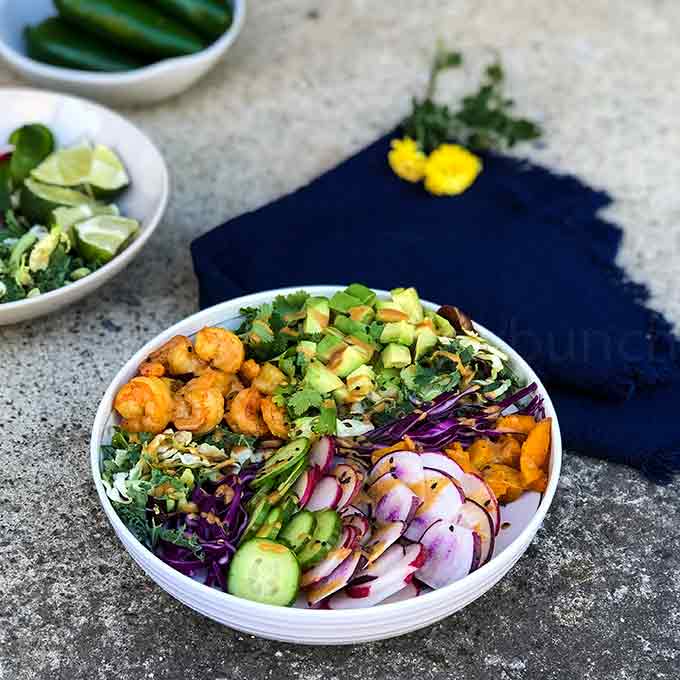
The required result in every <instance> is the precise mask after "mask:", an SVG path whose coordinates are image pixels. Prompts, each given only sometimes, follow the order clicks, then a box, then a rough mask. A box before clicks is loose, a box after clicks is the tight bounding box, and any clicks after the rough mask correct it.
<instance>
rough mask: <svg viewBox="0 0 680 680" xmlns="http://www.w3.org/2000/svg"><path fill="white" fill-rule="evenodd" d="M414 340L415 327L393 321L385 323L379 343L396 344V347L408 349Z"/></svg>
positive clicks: (403, 322)
mask: <svg viewBox="0 0 680 680" xmlns="http://www.w3.org/2000/svg"><path fill="white" fill-rule="evenodd" d="M415 339H416V327H415V326H414V325H413V324H410V323H409V322H408V321H393V322H392V323H386V324H385V328H383V332H382V333H381V334H380V342H382V343H383V344H385V345H387V344H388V343H390V342H396V343H397V344H398V345H406V346H407V347H410V346H411V345H412V344H413V341H414V340H415Z"/></svg>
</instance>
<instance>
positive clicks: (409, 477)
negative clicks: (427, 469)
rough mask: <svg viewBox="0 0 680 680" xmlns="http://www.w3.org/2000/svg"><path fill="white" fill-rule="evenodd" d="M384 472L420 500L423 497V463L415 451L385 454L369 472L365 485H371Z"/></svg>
mask: <svg viewBox="0 0 680 680" xmlns="http://www.w3.org/2000/svg"><path fill="white" fill-rule="evenodd" d="M386 472H391V473H392V474H393V475H394V476H395V477H396V478H397V479H399V480H400V481H402V482H404V484H406V486H408V487H409V489H411V491H413V492H414V493H415V494H417V495H418V496H420V497H421V498H424V497H425V475H424V472H423V462H422V460H421V459H420V455H419V454H417V453H416V452H415V451H393V452H391V453H386V454H385V455H384V456H383V457H382V458H380V459H379V460H378V462H377V463H376V464H375V465H374V466H373V467H372V468H371V470H370V471H369V473H368V477H367V479H366V481H367V483H368V484H372V483H373V482H375V481H376V480H377V479H378V478H379V477H382V475H384V474H385V473H386Z"/></svg>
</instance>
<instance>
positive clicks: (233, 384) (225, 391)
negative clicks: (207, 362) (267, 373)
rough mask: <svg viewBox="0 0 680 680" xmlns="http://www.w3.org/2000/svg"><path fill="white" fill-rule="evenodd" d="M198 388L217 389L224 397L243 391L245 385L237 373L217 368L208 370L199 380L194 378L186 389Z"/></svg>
mask: <svg viewBox="0 0 680 680" xmlns="http://www.w3.org/2000/svg"><path fill="white" fill-rule="evenodd" d="M197 387H202V388H205V387H216V388H217V389H218V390H219V391H220V393H221V394H222V396H223V397H226V396H227V395H229V394H231V393H232V392H235V391H238V390H242V389H243V385H242V384H241V381H240V380H239V379H238V377H237V376H236V374H235V373H225V372H224V371H218V370H217V369H215V368H209V369H207V370H206V371H205V373H201V375H199V376H198V377H197V378H192V379H191V380H190V381H189V382H188V383H187V384H186V389H193V388H197Z"/></svg>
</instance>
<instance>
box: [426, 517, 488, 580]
mask: <svg viewBox="0 0 680 680" xmlns="http://www.w3.org/2000/svg"><path fill="white" fill-rule="evenodd" d="M420 542H421V544H422V546H423V548H424V550H425V563H424V565H423V566H422V567H421V568H420V569H419V570H418V578H419V579H420V580H421V581H422V582H423V583H425V584H427V585H428V586H430V587H431V588H443V587H444V586H448V585H449V584H450V583H453V582H454V581H458V580H459V579H461V578H463V577H464V576H467V575H468V574H469V573H470V572H471V571H474V570H475V569H476V568H477V566H478V565H479V556H480V553H481V541H480V539H479V536H477V534H475V532H474V531H472V529H467V528H466V527H461V526H457V525H455V524H452V523H449V522H445V521H443V520H440V521H439V522H435V523H434V524H433V525H432V526H431V527H430V528H429V529H428V530H427V531H426V532H425V533H424V534H423V536H422V538H421V539H420Z"/></svg>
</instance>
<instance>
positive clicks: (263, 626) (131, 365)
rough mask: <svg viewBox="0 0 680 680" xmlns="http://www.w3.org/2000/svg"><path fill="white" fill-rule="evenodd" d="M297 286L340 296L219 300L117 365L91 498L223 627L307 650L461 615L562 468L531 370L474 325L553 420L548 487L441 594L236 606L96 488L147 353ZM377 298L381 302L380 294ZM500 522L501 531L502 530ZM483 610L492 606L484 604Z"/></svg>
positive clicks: (497, 573)
mask: <svg viewBox="0 0 680 680" xmlns="http://www.w3.org/2000/svg"><path fill="white" fill-rule="evenodd" d="M301 288H304V289H305V290H307V291H309V292H310V293H312V294H313V295H327V296H330V295H332V294H333V293H334V292H336V291H337V290H343V287H340V286H296V287H295V288H284V289H280V290H272V291H266V292H263V293H256V294H254V295H247V296H245V297H241V298H236V299H235V300H229V301H228V302H223V303H221V304H219V305H215V306H214V307H210V308H208V309H205V310H203V311H202V312H198V314H194V315H193V316H190V317H188V318H187V319H185V320H184V321H180V322H179V323H177V324H175V325H174V326H172V327H171V328H169V329H168V330H166V331H164V332H163V333H161V334H160V335H158V336H156V337H155V338H154V339H153V340H151V341H150V342H148V343H147V344H146V345H145V346H144V347H142V349H140V350H139V352H137V353H136V354H135V355H134V356H133V357H132V358H131V359H130V361H128V362H127V364H125V366H123V368H122V369H121V370H120V371H119V372H118V375H116V377H115V378H114V379H113V381H112V382H111V384H110V385H109V388H108V389H107V390H106V394H105V395H104V398H103V399H102V401H101V403H100V404H99V408H98V410H97V415H96V417H95V421H94V425H93V426H92V437H91V439H90V462H91V465H92V475H93V477H94V482H95V485H96V487H97V492H98V494H99V500H100V502H101V504H102V507H103V508H104V512H105V513H106V516H107V517H108V518H109V521H110V522H111V524H112V526H113V528H114V530H115V532H116V534H117V535H118V538H119V539H120V540H121V542H122V543H123V546H124V547H125V549H126V550H127V551H128V553H130V555H131V556H132V558H133V559H134V560H135V562H137V564H139V566H140V567H142V569H143V570H144V571H145V572H146V573H147V574H148V575H149V576H150V577H151V578H152V579H153V580H154V581H155V582H156V583H157V584H158V585H159V586H160V587H161V588H163V590H165V591H167V592H168V593H170V595H172V596H173V597H175V598H176V599H178V600H179V601H180V602H183V603H184V604H186V605H187V606H188V607H191V608H192V609H194V610H196V611H197V612H200V613H201V614H204V615H205V616H208V617H209V618H211V619H213V620H215V621H218V622H219V623H222V624H224V625H225V626H229V627H230V628H235V629H236V630H240V631H242V632H244V633H249V634H252V635H259V636H260V637H264V638H268V639H273V640H281V641H283V642H295V643H300V644H309V645H331V644H332V645H342V644H354V643H357V642H368V641H370V640H383V639H385V638H390V637H395V636H397V635H403V634H404V633H409V632H411V631H414V630H417V629H419V628H423V627H424V626H428V625H430V624H432V623H436V622H437V621H440V620H441V619H443V618H445V617H446V616H449V615H450V614H453V613H454V612H456V611H458V610H459V609H462V608H463V607H465V606H466V605H468V604H470V603H471V602H472V601H473V600H476V599H477V598H478V597H480V596H481V595H482V594H484V593H485V592H486V591H487V590H489V588H491V587H492V586H493V585H495V584H496V583H497V582H498V581H500V579H501V578H502V577H503V576H504V575H505V574H506V572H507V571H508V570H509V569H510V568H511V567H512V566H513V565H514V564H515V562H517V560H518V559H519V558H520V557H521V556H522V554H523V553H524V551H525V550H526V549H527V548H528V547H529V543H531V540H532V539H533V537H534V535H535V534H536V531H537V530H538V528H539V526H540V525H541V522H542V521H543V518H544V517H545V514H546V512H547V511H548V508H549V507H550V503H551V502H552V499H553V496H554V495H555V491H556V489H557V481H558V478H559V475H560V466H561V463H562V440H561V437H560V428H559V424H558V422H557V417H556V415H555V409H554V408H553V405H552V402H551V401H550V397H549V396H548V393H547V392H546V390H545V388H544V387H543V385H542V384H541V381H540V380H539V379H538V377H537V376H536V374H535V373H534V371H533V370H532V369H531V368H530V367H529V365H528V364H527V363H526V362H525V361H524V360H523V359H522V358H521V357H520V356H519V355H518V354H517V352H515V351H514V350H513V349H512V348H511V347H510V346H509V345H507V344H506V343H505V342H503V341H502V340H501V339H500V338H498V337H497V336H495V335H494V334H493V333H491V332H489V331H487V330H486V329H485V328H483V327H482V326H480V325H479V324H477V323H475V327H476V329H477V331H478V332H479V333H480V335H482V336H483V337H485V338H487V339H488V340H490V341H491V342H492V343H494V344H495V345H496V346H497V347H498V348H500V349H501V350H503V351H504V352H506V353H507V354H508V356H509V357H510V359H511V361H512V365H513V367H514V369H515V370H516V371H517V372H518V373H519V375H521V376H523V377H524V378H525V379H526V380H527V381H529V382H535V383H537V385H538V394H540V395H541V396H542V397H543V400H544V406H545V413H546V416H549V417H551V418H552V419H553V427H552V448H551V453H550V470H549V473H548V488H547V489H546V491H545V493H544V494H542V495H541V494H538V493H535V492H527V493H525V494H523V495H522V497H521V498H519V499H518V500H517V501H515V502H514V503H510V504H508V505H506V506H503V507H502V509H501V521H502V523H503V525H504V528H502V529H501V532H500V533H499V535H498V537H497V539H496V546H495V549H494V556H493V558H492V559H491V560H490V561H489V562H487V564H485V565H484V566H483V567H481V568H479V569H477V570H476V571H474V572H473V573H472V574H469V575H468V576H466V577H465V578H463V579H461V580H460V581H457V582H456V583H453V584H451V585H449V586H446V587H445V588H440V589H439V590H434V591H432V592H430V593H427V594H425V595H421V596H419V597H415V598H412V599H409V600H403V601H401V602H395V603H391V604H380V605H377V606H374V607H368V608H366V609H346V610H339V611H329V610H314V609H297V608H290V607H274V606H272V605H266V604H260V603H258V602H251V601H249V600H243V599H240V598H238V597H234V596H233V595H229V594H227V593H224V592H222V591H221V590H217V589H215V588H209V587H208V586H205V585H204V584H202V583H200V582H198V581H196V580H194V579H191V578H189V577H188V576H185V575H184V574H181V573H180V572H178V571H176V570H175V569H173V568H172V567H170V566H168V565H167V564H165V562H163V561H162V560H160V559H159V558H158V557H156V556H155V555H154V554H153V553H152V552H151V551H149V550H148V549H147V548H146V547H145V546H143V545H142V544H141V543H140V542H139V541H138V540H137V539H136V538H135V537H134V536H133V535H132V533H131V532H130V531H129V530H128V529H127V527H126V526H125V525H124V524H123V522H122V521H121V519H120V517H118V515H117V514H116V511H115V510H114V509H113V506H112V505H111V501H110V500H109V498H108V496H107V495H106V490H105V489H104V485H103V484H102V480H101V445H102V444H103V443H109V442H110V441H111V435H112V433H113V425H115V424H116V422H117V420H116V419H115V418H114V416H113V414H112V408H113V399H114V397H115V395H116V393H117V392H118V390H119V389H120V388H121V387H122V386H123V385H124V384H125V383H126V382H127V381H128V380H130V379H131V378H132V377H133V376H134V375H135V374H136V372H137V367H138V366H139V364H140V363H141V362H142V360H143V359H145V358H146V357H147V356H148V355H149V353H150V352H151V351H152V350H154V349H157V348H158V347H160V346H161V345H162V344H163V343H164V342H166V341H167V340H169V339H170V338H171V337H172V336H173V335H179V334H181V335H188V336H191V335H193V334H195V333H196V332H197V331H198V330H200V329H201V328H203V327H204V326H215V325H223V326H225V327H226V328H232V329H233V328H236V327H237V326H238V325H239V323H240V314H239V310H240V309H241V308H242V307H256V306H258V305H261V304H263V303H265V302H271V301H272V300H273V299H274V297H276V296H277V295H279V294H283V295H285V294H287V293H292V292H294V291H296V290H299V289H301ZM378 293H379V295H381V296H387V293H386V292H385V291H378ZM425 304H426V305H427V306H428V307H430V308H434V309H436V308H437V307H438V305H434V304H432V303H425ZM506 524H509V526H505V525H506ZM488 606H489V607H491V608H493V602H492V601H491V600H490V601H488ZM524 606H526V607H532V606H533V603H532V602H528V601H527V602H525V603H524Z"/></svg>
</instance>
